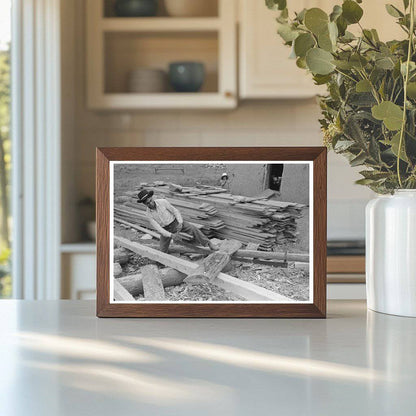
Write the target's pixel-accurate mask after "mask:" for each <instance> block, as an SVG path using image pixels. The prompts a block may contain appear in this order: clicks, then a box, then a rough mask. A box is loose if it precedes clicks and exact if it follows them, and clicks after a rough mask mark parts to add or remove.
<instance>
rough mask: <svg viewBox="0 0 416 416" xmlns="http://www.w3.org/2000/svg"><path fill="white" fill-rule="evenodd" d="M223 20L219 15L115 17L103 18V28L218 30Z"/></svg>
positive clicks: (121, 29)
mask: <svg viewBox="0 0 416 416" xmlns="http://www.w3.org/2000/svg"><path fill="white" fill-rule="evenodd" d="M220 24H221V21H220V19H219V18H217V17H193V18H181V17H152V18H149V17H131V18H128V19H127V18H124V17H113V18H107V19H102V20H101V22H100V26H101V28H102V30H104V31H107V32H110V31H113V32H114V31H117V32H128V31H135V32H168V31H182V32H188V31H216V30H219V28H220Z"/></svg>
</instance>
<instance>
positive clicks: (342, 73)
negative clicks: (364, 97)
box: [335, 68, 357, 83]
mask: <svg viewBox="0 0 416 416" xmlns="http://www.w3.org/2000/svg"><path fill="white" fill-rule="evenodd" d="M335 71H336V72H338V73H339V74H341V75H344V77H346V78H349V79H350V80H351V81H353V82H355V83H357V80H356V79H355V78H353V77H350V76H349V75H348V74H346V73H345V72H342V71H341V70H339V69H338V68H335Z"/></svg>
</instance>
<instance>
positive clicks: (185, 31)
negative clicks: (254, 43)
mask: <svg viewBox="0 0 416 416" xmlns="http://www.w3.org/2000/svg"><path fill="white" fill-rule="evenodd" d="M214 2H215V4H216V6H217V9H218V12H217V13H216V14H217V15H216V16H211V17H189V18H182V17H166V13H164V12H163V11H162V12H161V13H159V14H158V16H157V17H132V18H130V17H128V18H127V17H114V1H113V0H108V1H107V0H105V1H104V2H103V1H102V0H100V1H97V0H87V56H86V60H87V103H88V107H89V108H91V109H100V110H105V109H107V110H112V109H147V108H149V109H170V108H172V109H178V108H181V109H186V108H189V109H216V108H223V109H230V108H235V107H236V106H237V73H236V58H237V57H236V52H237V50H236V46H237V45H236V30H230V27H232V26H234V27H235V26H236V15H235V4H234V2H233V1H230V0H214ZM160 3H161V4H163V2H160ZM103 5H104V7H103ZM183 61H192V62H201V63H203V64H204V68H205V74H206V75H205V80H204V83H203V85H202V88H201V89H200V91H198V92H195V93H177V92H175V91H173V88H171V87H170V86H169V83H167V85H166V87H164V88H158V87H159V86H158V87H155V88H154V89H153V90H156V91H160V92H154V93H153V92H152V93H142V92H140V93H137V92H130V91H129V87H128V85H129V81H128V80H129V76H130V74H131V72H132V71H137V70H140V69H157V70H163V71H165V73H166V78H167V76H168V69H169V64H170V63H172V62H183ZM142 79H143V78H142ZM143 85H148V84H139V88H135V90H136V91H137V90H140V91H149V90H152V89H150V88H142V87H143ZM156 85H157V84H156Z"/></svg>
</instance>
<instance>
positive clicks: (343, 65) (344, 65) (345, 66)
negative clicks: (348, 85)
mask: <svg viewBox="0 0 416 416" xmlns="http://www.w3.org/2000/svg"><path fill="white" fill-rule="evenodd" d="M333 63H334V65H335V66H336V67H337V68H339V69H341V70H343V71H347V70H349V69H351V68H352V65H351V64H350V63H349V62H348V61H344V60H341V59H335V60H334V61H333Z"/></svg>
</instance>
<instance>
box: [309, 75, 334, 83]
mask: <svg viewBox="0 0 416 416" xmlns="http://www.w3.org/2000/svg"><path fill="white" fill-rule="evenodd" d="M313 80H314V81H315V85H324V84H326V83H327V82H329V81H331V75H319V74H315V75H314V77H313Z"/></svg>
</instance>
